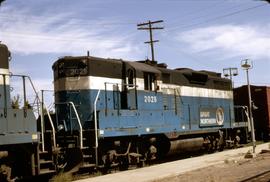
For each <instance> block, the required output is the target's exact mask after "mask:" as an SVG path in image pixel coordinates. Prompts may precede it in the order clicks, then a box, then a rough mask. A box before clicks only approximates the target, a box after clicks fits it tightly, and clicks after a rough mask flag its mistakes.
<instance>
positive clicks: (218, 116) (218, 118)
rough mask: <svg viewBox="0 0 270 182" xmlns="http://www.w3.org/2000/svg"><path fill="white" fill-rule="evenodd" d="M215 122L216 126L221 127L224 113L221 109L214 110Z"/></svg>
mask: <svg viewBox="0 0 270 182" xmlns="http://www.w3.org/2000/svg"><path fill="white" fill-rule="evenodd" d="M216 121H217V124H218V125H222V124H223V122H224V111H223V109H222V108H221V107H219V108H217V110H216Z"/></svg>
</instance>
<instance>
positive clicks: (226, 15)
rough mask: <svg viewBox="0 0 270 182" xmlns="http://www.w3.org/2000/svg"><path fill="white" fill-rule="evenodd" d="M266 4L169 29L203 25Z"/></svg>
mask: <svg viewBox="0 0 270 182" xmlns="http://www.w3.org/2000/svg"><path fill="white" fill-rule="evenodd" d="M266 5H267V4H261V5H257V6H252V7H249V8H246V9H242V10H238V11H234V12H231V13H228V14H224V15H221V16H217V17H214V18H210V19H207V20H205V21H202V22H199V23H193V24H189V25H184V26H177V27H175V28H173V29H171V30H169V31H175V30H178V29H185V28H191V27H194V26H198V25H202V24H205V23H209V22H214V21H217V20H220V19H224V18H227V17H230V16H233V15H236V14H240V13H243V12H246V11H251V10H253V9H257V8H261V7H263V6H266Z"/></svg>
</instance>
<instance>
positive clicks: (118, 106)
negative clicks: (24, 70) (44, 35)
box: [0, 44, 248, 181]
mask: <svg viewBox="0 0 270 182" xmlns="http://www.w3.org/2000/svg"><path fill="white" fill-rule="evenodd" d="M10 57H11V56H10V52H9V50H8V48H7V46H6V45H4V44H0V166H1V168H0V181H11V180H14V179H27V178H28V177H33V176H41V175H47V174H54V173H57V172H58V171H69V172H85V171H87V172H89V171H93V170H97V169H102V170H105V171H106V170H107V169H110V168H112V167H117V168H119V169H127V168H128V167H129V166H130V165H138V166H143V165H144V164H145V163H151V161H153V160H156V159H159V158H163V157H165V156H167V155H173V154H174V155H176V154H178V153H179V152H183V151H189V150H193V149H204V150H207V151H215V150H222V149H223V147H225V146H226V145H237V144H238V143H239V142H241V141H244V140H245V139H246V136H247V132H248V122H247V119H248V115H246V114H247V112H246V107H240V106H239V107H235V106H234V103H233V93H232V88H231V81H230V80H228V79H225V78H222V77H221V75H220V74H219V73H215V72H209V71H194V70H191V69H187V68H178V69H168V68H167V65H166V64H164V63H157V62H152V61H149V60H145V61H133V62H131V61H125V60H121V59H104V58H98V57H92V56H81V57H70V56H68V57H63V58H60V59H58V60H57V61H56V62H55V63H54V64H53V66H52V68H53V73H54V95H55V109H54V113H52V112H48V109H46V107H45V106H44V103H43V101H42V99H39V97H38V95H37V94H36V96H35V97H36V100H37V102H38V104H37V105H38V106H40V109H39V111H40V112H39V113H38V114H39V117H38V118H36V117H35V115H34V113H33V107H32V106H31V105H29V103H28V100H27V98H26V95H27V94H26V91H27V90H26V86H25V84H26V80H30V83H32V82H31V79H30V78H29V77H28V76H25V75H14V74H11V73H10V71H9V61H10ZM12 77H21V78H22V79H21V80H22V82H21V83H22V85H23V87H22V88H23V89H22V93H23V97H22V98H23V106H21V107H20V106H18V105H16V104H14V102H12V99H11V90H12V89H11V88H12V87H11V86H10V82H11V81H10V79H11V78H12ZM31 85H33V84H31ZM33 88H34V87H33ZM33 90H34V93H36V92H35V89H33Z"/></svg>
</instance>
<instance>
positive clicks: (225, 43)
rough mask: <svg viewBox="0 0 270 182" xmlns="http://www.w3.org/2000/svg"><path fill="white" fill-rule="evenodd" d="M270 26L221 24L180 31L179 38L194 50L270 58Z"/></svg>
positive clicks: (225, 54) (228, 55)
mask: <svg viewBox="0 0 270 182" xmlns="http://www.w3.org/2000/svg"><path fill="white" fill-rule="evenodd" d="M269 31H270V26H269V25H268V26H266V25H264V26H251V25H221V26H211V27H206V28H198V29H194V30H191V31H186V32H183V33H180V34H179V35H178V36H177V40H179V41H181V42H184V43H187V44H188V45H189V47H190V48H191V50H192V51H194V52H206V53H212V52H215V51H217V52H219V53H221V54H222V56H223V57H233V56H245V57H249V58H257V59H260V58H270V51H269V50H270V35H269Z"/></svg>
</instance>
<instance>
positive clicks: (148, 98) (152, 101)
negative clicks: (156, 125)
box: [144, 96, 157, 103]
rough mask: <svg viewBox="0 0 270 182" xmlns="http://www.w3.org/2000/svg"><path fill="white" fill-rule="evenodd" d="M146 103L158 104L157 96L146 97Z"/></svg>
mask: <svg viewBox="0 0 270 182" xmlns="http://www.w3.org/2000/svg"><path fill="white" fill-rule="evenodd" d="M144 102H145V103H156V102H157V97H156V96H144Z"/></svg>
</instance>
